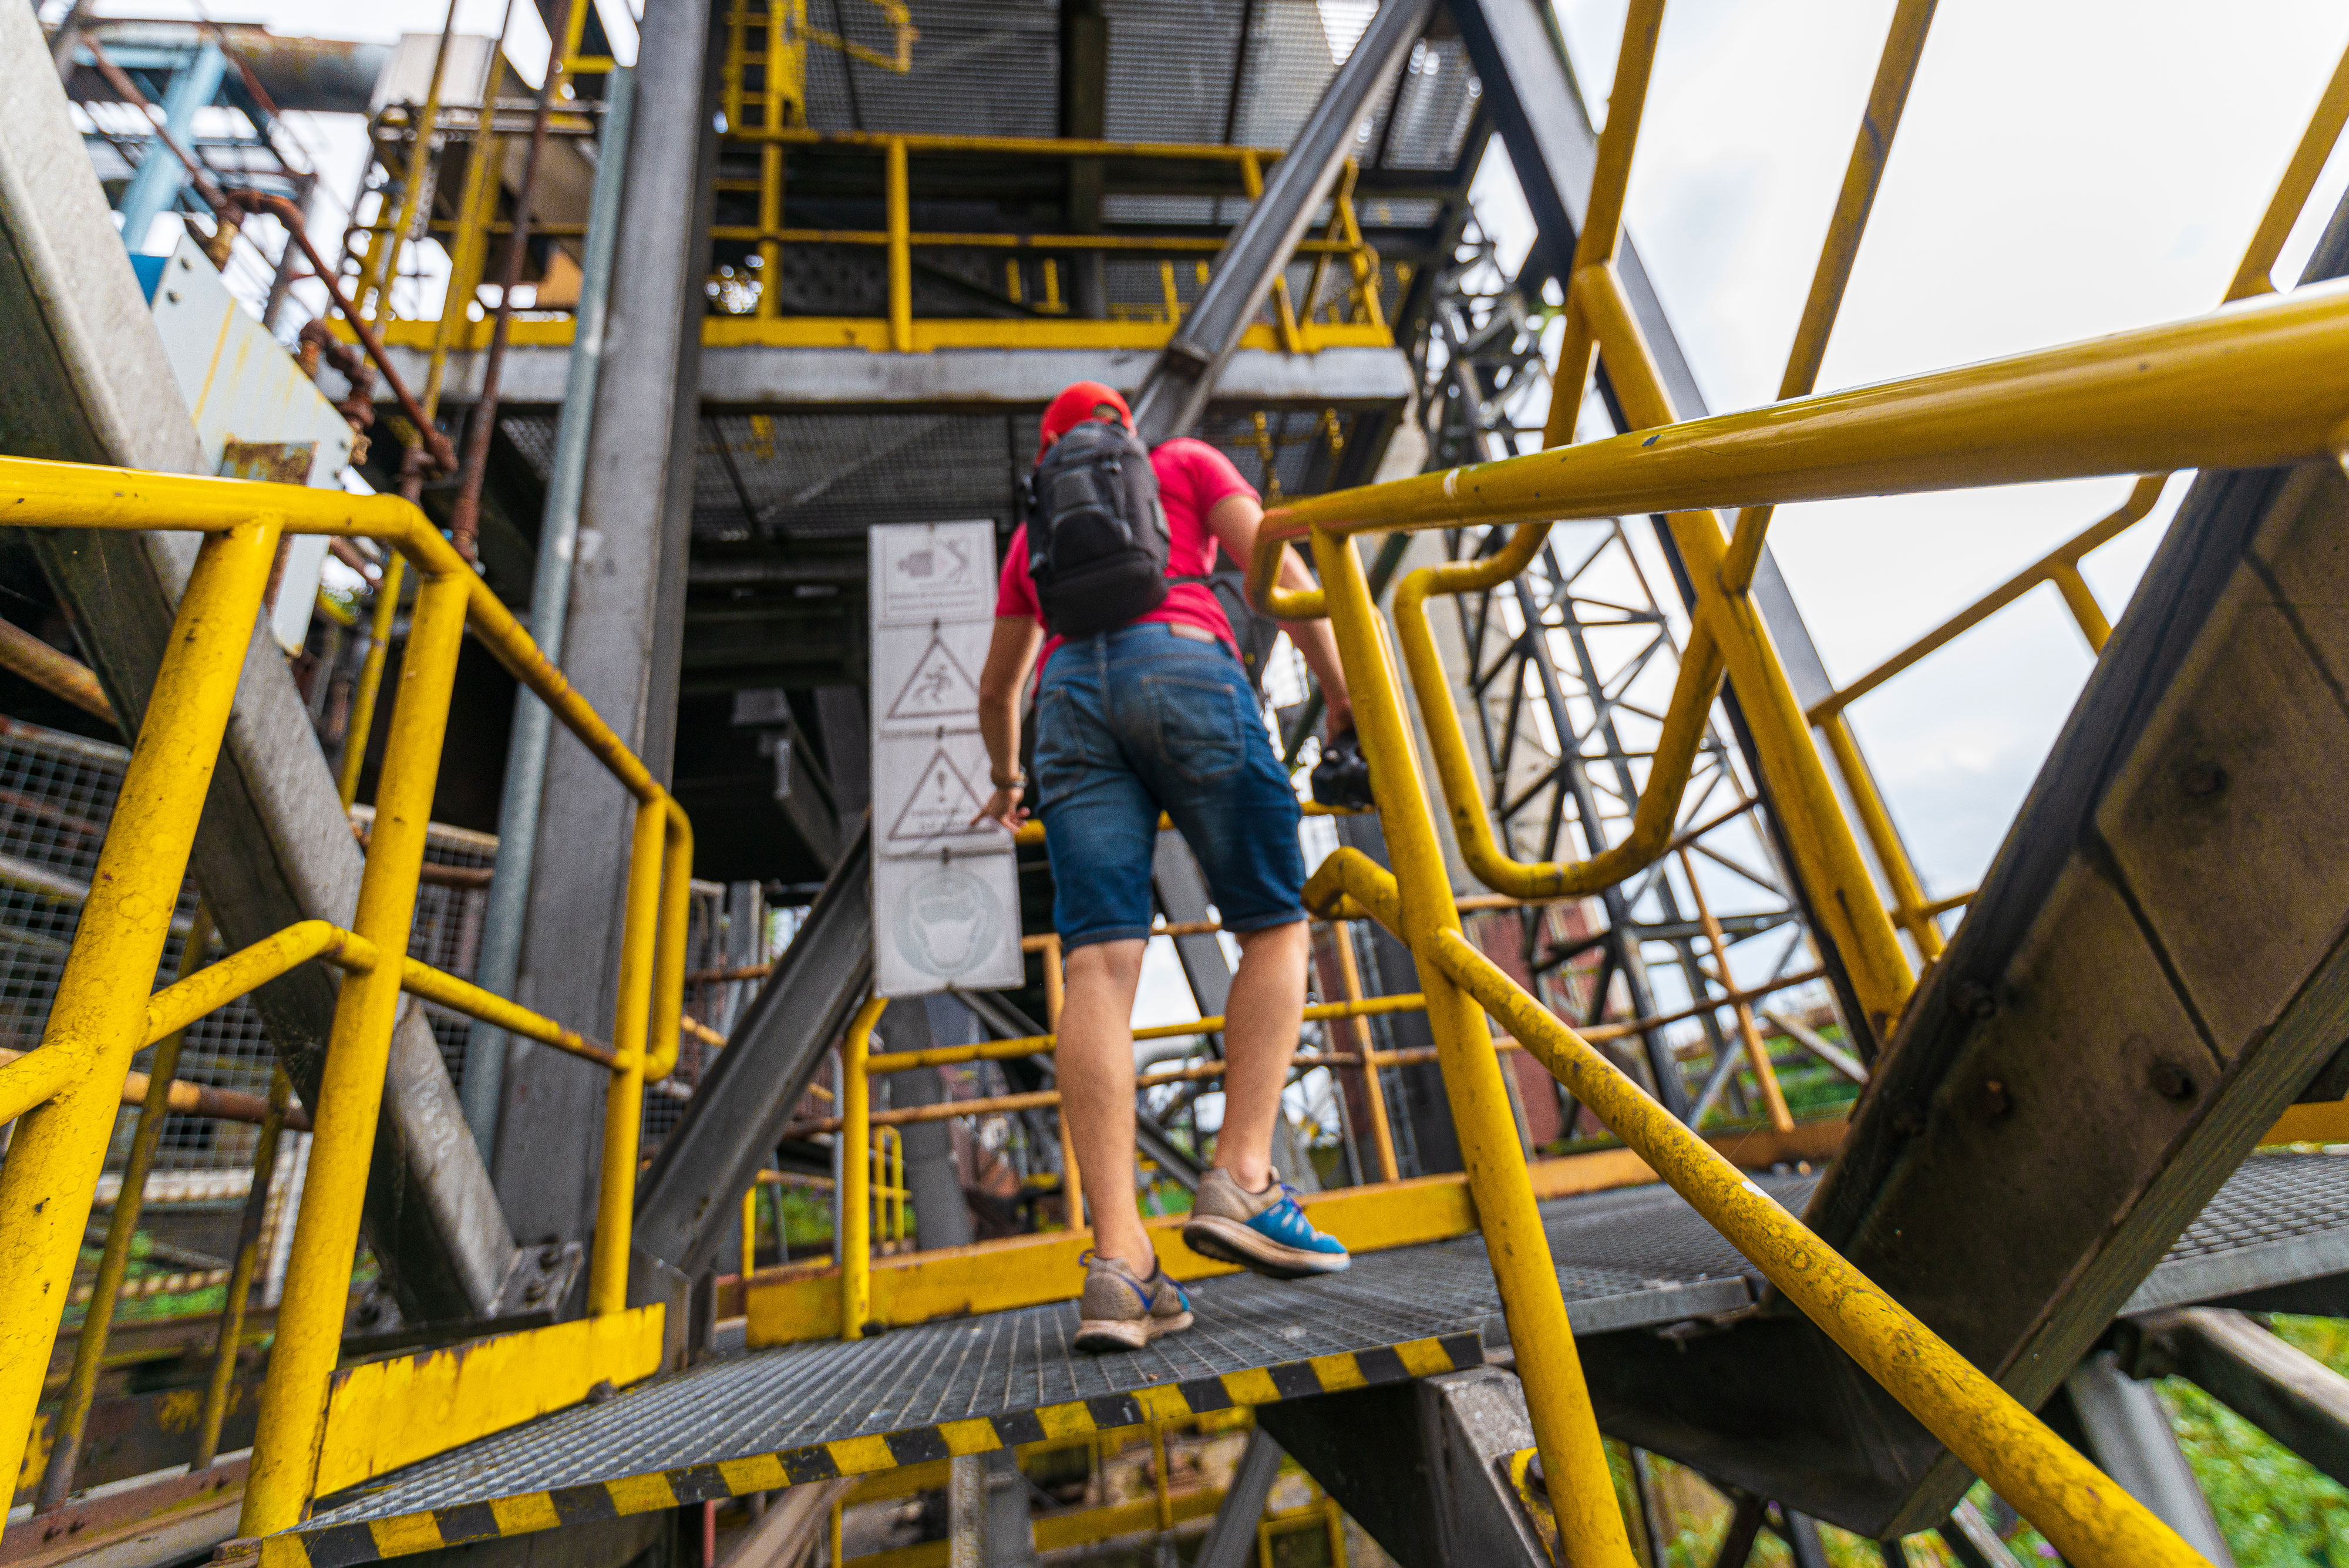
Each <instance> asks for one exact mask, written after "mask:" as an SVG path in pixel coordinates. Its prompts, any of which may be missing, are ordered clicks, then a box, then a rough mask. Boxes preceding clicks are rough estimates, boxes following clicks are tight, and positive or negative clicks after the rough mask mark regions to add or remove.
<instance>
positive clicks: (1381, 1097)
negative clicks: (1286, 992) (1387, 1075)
mask: <svg viewBox="0 0 2349 1568" xmlns="http://www.w3.org/2000/svg"><path fill="white" fill-rule="evenodd" d="M1330 937H1331V939H1332V940H1334V941H1336V943H1337V945H1338V979H1339V981H1340V984H1341V985H1343V986H1344V987H1345V992H1346V1002H1347V1005H1348V1006H1359V1005H1361V1000H1362V966H1361V961H1359V960H1358V959H1356V958H1355V956H1354V932H1353V922H1352V921H1350V920H1332V921H1330ZM1351 1033H1352V1034H1353V1036H1354V1044H1355V1047H1356V1048H1357V1049H1358V1050H1360V1051H1361V1054H1362V1065H1361V1075H1362V1094H1363V1096H1364V1098H1366V1099H1367V1100H1368V1101H1369V1102H1370V1113H1371V1146H1372V1147H1374V1148H1375V1149H1376V1150H1377V1152H1378V1157H1379V1179H1380V1180H1381V1181H1392V1180H1394V1179H1396V1178H1397V1177H1399V1176H1401V1175H1402V1167H1400V1166H1398V1165H1397V1164H1396V1163H1395V1147H1394V1127H1393V1125H1392V1121H1391V1120H1390V1118H1389V1117H1388V1116H1387V1090H1386V1081H1385V1079H1384V1078H1383V1077H1381V1075H1380V1073H1379V1064H1378V1036H1377V1034H1376V1033H1375V1032H1374V1031H1372V1029H1371V1025H1370V1023H1369V1021H1368V1020H1366V1019H1362V1018H1359V1017H1358V1018H1355V1019H1353V1020H1352V1021H1351Z"/></svg>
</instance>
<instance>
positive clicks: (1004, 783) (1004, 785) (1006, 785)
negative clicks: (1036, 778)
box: [987, 774, 1028, 791]
mask: <svg viewBox="0 0 2349 1568" xmlns="http://www.w3.org/2000/svg"><path fill="white" fill-rule="evenodd" d="M987 782H988V783H989V784H993V785H994V786H995V787H996V788H998V789H1016V790H1021V791H1025V790H1026V789H1027V787H1028V775H1027V774H1012V775H1011V776H1010V777H1009V778H1008V779H999V778H997V777H996V776H995V775H994V774H988V779H987Z"/></svg>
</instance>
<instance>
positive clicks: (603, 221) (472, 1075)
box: [463, 70, 636, 1158]
mask: <svg viewBox="0 0 2349 1568" xmlns="http://www.w3.org/2000/svg"><path fill="white" fill-rule="evenodd" d="M635 81H636V76H635V73H634V72H632V71H627V70H617V71H614V72H613V73H612V78H611V83H610V86H609V88H608V89H607V97H606V99H605V105H606V107H605V115H604V140H603V143H602V145H603V146H604V147H605V148H606V149H608V150H613V151H616V150H617V149H619V148H623V147H626V145H627V142H628V122H629V115H630V111H631V110H632V109H633V108H634V107H635V104H636V92H635ZM626 170H627V160H626V159H625V158H619V157H606V158H605V159H603V160H602V161H600V162H599V163H598V164H597V165H596V168H595V195H594V198H593V200H592V201H591V202H590V203H589V206H588V219H587V244H586V251H587V265H586V267H585V277H584V278H583V279H582V281H581V283H580V286H579V307H578V316H577V318H576V319H577V326H576V329H575V331H574V336H573V337H572V342H571V364H570V368H569V372H568V377H569V379H568V380H567V382H566V384H565V389H564V400H563V418H562V420H561V421H560V422H559V423H558V424H557V426H556V428H555V435H554V462H553V464H552V472H551V474H550V475H549V477H548V480H547V485H546V509H545V513H544V514H543V519H542V520H541V522H540V524H539V531H538V559H537V564H536V570H535V572H534V573H533V580H532V584H531V596H530V605H531V633H532V636H533V639H535V640H536V642H537V643H538V646H539V650H540V651H541V652H543V653H544V654H545V655H546V657H547V658H549V659H553V660H554V662H555V664H556V665H557V666H560V665H561V664H562V662H563V638H564V629H565V620H566V618H567V617H568V615H569V612H570V608H571V568H572V563H573V561H574V560H575V559H576V558H577V556H578V542H579V498H580V489H581V486H582V484H583V483H585V479H586V473H587V441H588V437H589V435H590V433H591V428H590V427H591V425H592V422H593V420H594V416H595V388H596V385H597V383H598V381H599V380H600V379H601V373H602V370H603V363H604V320H605V307H606V306H607V304H608V302H609V299H610V295H611V282H612V260H613V256H614V254H615V253H616V251H617V249H618V246H619V217H620V201H621V197H622V194H623V190H624V188H623V186H622V185H621V178H622V176H623V175H624V174H625V173H626ZM553 740H554V712H553V711H552V710H550V709H549V708H548V707H547V705H546V704H545V703H543V702H542V701H539V700H538V697H537V694H536V693H534V692H533V691H530V690H529V689H528V688H527V687H523V688H520V689H518V690H516V691H515V692H514V711H513V722H512V729H511V730H510V732H509V738H508V741H507V743H506V774H505V783H504V787H503V792H502V799H501V800H500V802H499V805H498V854H497V866H496V870H495V874H494V875H493V876H492V877H491V878H490V899H489V911H488V913H487V914H486V915H485V916H484V917H483V919H482V922H481V924H482V934H481V960H480V962H479V964H478V965H477V967H476V971H475V975H474V979H475V981H476V982H477V983H478V984H479V985H480V986H481V989H482V990H484V991H487V992H491V993H492V994H493V995H497V996H510V995H512V993H513V987H514V971H515V969H516V967H517V966H518V965H519V964H520V963H521V961H522V937H523V919H524V917H525V915H526V914H527V912H528V905H529V896H530V885H531V872H532V868H533V866H534V865H535V864H536V862H537V857H538V824H539V810H540V807H541V805H543V801H544V798H545V796H544V786H545V783H546V758H547V748H548V746H549V744H550V743H551V742H553ZM506 1044H507V1036H506V1032H505V1031H504V1030H502V1029H500V1028H497V1027H495V1026H494V1025H492V1024H489V1023H475V1024H474V1025H473V1027H472V1030H471V1033H469V1034H468V1035H467V1036H466V1038H465V1075H464V1088H463V1099H464V1103H465V1121H466V1125H468V1126H469V1127H471V1128H472V1130H473V1141H474V1142H475V1143H477V1144H479V1145H480V1146H481V1153H482V1157H483V1158H488V1156H489V1154H490V1151H491V1150H492V1148H494V1147H496V1145H497V1136H498V1110H499V1107H500V1106H502V1104H503V1103H504V1099H505V1071H506Z"/></svg>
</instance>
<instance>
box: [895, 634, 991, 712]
mask: <svg viewBox="0 0 2349 1568" xmlns="http://www.w3.org/2000/svg"><path fill="white" fill-rule="evenodd" d="M977 711H978V681H976V680H972V679H971V677H970V671H969V670H965V669H964V668H963V667H962V660H961V659H957V658H956V657H955V656H954V650H953V649H949V648H948V647H947V645H946V644H945V643H944V642H943V641H941V640H940V639H938V638H936V637H935V636H933V637H932V638H931V639H930V645H929V646H928V647H927V648H926V649H922V657H921V658H920V659H918V660H916V663H915V665H914V673H913V675H912V676H911V677H910V678H909V679H908V680H906V681H905V686H904V687H903V688H902V689H900V690H899V691H898V693H897V696H896V699H895V701H892V702H891V703H890V704H889V717H890V718H891V719H893V720H906V719H945V718H950V717H952V716H954V715H956V714H958V713H975V712H977Z"/></svg>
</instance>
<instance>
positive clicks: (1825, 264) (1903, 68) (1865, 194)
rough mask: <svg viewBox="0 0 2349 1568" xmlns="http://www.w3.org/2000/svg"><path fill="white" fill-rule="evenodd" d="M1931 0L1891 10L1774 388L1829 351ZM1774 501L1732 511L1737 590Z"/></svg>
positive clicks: (1726, 566)
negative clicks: (1833, 204)
mask: <svg viewBox="0 0 2349 1568" xmlns="http://www.w3.org/2000/svg"><path fill="white" fill-rule="evenodd" d="M1935 4H1936V0H1900V4H1899V6H1898V8H1896V9H1895V10H1894V11H1893V13H1892V26H1891V28H1890V30H1889V32H1888V33H1887V34H1886V36H1885V39H1884V53H1883V54H1882V56H1880V57H1878V60H1877V63H1876V80H1875V81H1874V82H1873V83H1871V84H1870V85H1869V88H1868V109H1867V112H1866V113H1865V114H1863V115H1862V116H1861V118H1860V122H1859V134H1858V136H1857V137H1856V138H1854V139H1853V141H1852V146H1851V161H1849V163H1847V165H1846V166H1845V168H1844V175H1843V189H1842V190H1841V191H1840V192H1837V196H1836V209H1835V216H1834V217H1833V218H1831V219H1830V220H1828V223H1827V237H1826V241H1825V243H1823V244H1821V245H1820V246H1819V265H1818V269H1817V271H1816V272H1815V273H1814V274H1813V275H1812V276H1811V292H1810V293H1809V294H1808V295H1807V296H1805V298H1804V300H1803V316H1802V319H1801V320H1800V321H1799V322H1797V323H1796V324H1795V346H1794V347H1793V348H1791V349H1789V350H1788V351H1787V354H1786V373H1785V376H1784V377H1783V378H1781V379H1780V380H1779V382H1778V396H1779V397H1780V398H1782V399H1785V398H1799V397H1802V396H1804V395H1805V394H1806V393H1808V392H1811V391H1814V390H1816V389H1817V387H1818V383H1819V367H1820V366H1821V365H1822V364H1823V363H1825V362H1826V357H1827V336H1828V334H1830V333H1832V332H1833V331H1834V330H1835V322H1836V317H1837V314H1838V313H1839V312H1840V311H1841V310H1842V308H1843V294H1844V289H1845V288H1846V287H1847V286H1848V285H1849V284H1850V282H1851V269H1852V265H1853V264H1854V263H1856V262H1857V261H1858V259H1859V242H1860V238H1861V236H1862V235H1864V234H1866V233H1867V232H1868V213H1869V211H1870V210H1871V209H1872V208H1874V206H1875V205H1876V191H1877V187H1878V185H1880V184H1881V183H1883V181H1884V166H1885V164H1886V163H1888V162H1889V161H1891V158H1892V138H1893V136H1894V135H1895V134H1896V133H1897V132H1898V131H1899V129H1900V112H1901V110H1902V109H1905V108H1907V107H1908V103H1909V84H1910V83H1911V82H1914V81H1915V80H1916V79H1917V62H1918V61H1919V60H1920V58H1922V57H1923V56H1924V53H1925V33H1926V30H1927V29H1928V28H1930V26H1932V24H1933V7H1934V5H1935ZM1771 511H1772V508H1770V507H1767V506H1748V507H1745V508H1744V509H1743V510H1742V511H1740V512H1739V513H1738V514H1737V526H1736V528H1735V530H1734V531H1733V533H1732V535H1731V536H1730V540H1729V554H1728V556H1727V557H1726V558H1724V559H1723V562H1722V564H1721V586H1722V587H1723V588H1725V589H1727V590H1728V591H1729V592H1731V593H1733V594H1742V593H1744V591H1745V590H1746V589H1747V588H1748V587H1752V586H1753V583H1754V568H1755V567H1756V566H1759V565H1761V561H1762V541H1763V535H1764V534H1765V533H1767V532H1768V530H1769V527H1770V514H1771Z"/></svg>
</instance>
